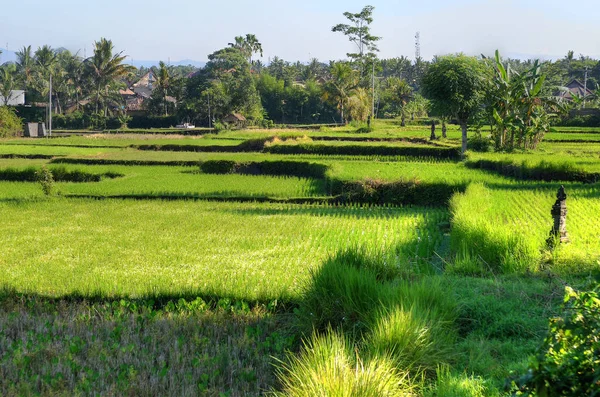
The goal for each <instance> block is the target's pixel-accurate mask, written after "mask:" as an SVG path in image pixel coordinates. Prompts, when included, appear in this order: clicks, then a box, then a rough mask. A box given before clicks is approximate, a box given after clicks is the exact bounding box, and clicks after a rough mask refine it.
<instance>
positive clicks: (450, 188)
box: [331, 179, 465, 207]
mask: <svg viewBox="0 0 600 397" xmlns="http://www.w3.org/2000/svg"><path fill="white" fill-rule="evenodd" d="M331 186H332V194H334V195H339V196H340V200H341V201H343V202H360V203H372V204H379V205H383V204H393V205H408V204H414V205H420V206H435V207H437V206H445V205H447V204H448V202H449V201H450V198H451V197H452V196H453V195H454V194H455V193H456V192H460V191H464V190H465V186H464V185H449V184H446V183H428V182H421V181H418V180H398V181H394V182H387V181H381V180H377V179H365V180H362V181H353V182H339V181H332V183H331Z"/></svg>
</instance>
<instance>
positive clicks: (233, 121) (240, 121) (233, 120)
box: [221, 113, 248, 128]
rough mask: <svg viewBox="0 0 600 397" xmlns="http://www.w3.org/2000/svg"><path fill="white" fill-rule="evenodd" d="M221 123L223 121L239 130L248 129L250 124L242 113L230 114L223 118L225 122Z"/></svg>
mask: <svg viewBox="0 0 600 397" xmlns="http://www.w3.org/2000/svg"><path fill="white" fill-rule="evenodd" d="M221 121H223V123H224V124H230V125H233V126H235V127H238V128H244V127H246V124H247V122H248V121H247V120H246V118H245V117H244V116H243V115H242V114H240V113H229V114H228V115H227V116H225V117H223V120H221Z"/></svg>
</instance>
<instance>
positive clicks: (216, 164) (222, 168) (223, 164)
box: [200, 160, 239, 174]
mask: <svg viewBox="0 0 600 397" xmlns="http://www.w3.org/2000/svg"><path fill="white" fill-rule="evenodd" d="M237 164H239V163H237V162H235V161H233V160H208V161H203V162H202V163H200V171H202V172H204V173H205V174H233V173H234V172H235V170H236V168H237V167H236V165H237Z"/></svg>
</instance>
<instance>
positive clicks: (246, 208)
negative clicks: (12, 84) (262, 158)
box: [0, 199, 446, 300]
mask: <svg viewBox="0 0 600 397" xmlns="http://www.w3.org/2000/svg"><path fill="white" fill-rule="evenodd" d="M0 210H1V211H2V216H3V228H2V231H1V232H0V234H1V235H0V239H2V241H3V244H2V247H1V248H0V258H1V259H0V269H1V270H2V273H3V275H4V276H3V284H4V286H6V287H9V288H14V289H15V290H17V291H20V292H26V293H36V294H42V295H48V296H65V295H71V294H80V295H83V296H105V297H115V296H133V297H135V296H153V295H175V296H179V295H187V296H189V295H196V294H198V295H202V296H218V297H224V296H229V297H235V298H239V299H247V300H271V299H291V298H294V297H297V296H298V294H299V292H300V288H301V286H302V285H303V283H304V282H305V280H306V279H307V277H308V275H309V272H310V271H311V269H316V268H318V267H319V266H320V265H321V263H322V262H323V261H324V260H325V258H326V257H327V256H328V255H329V253H330V252H332V251H335V250H337V249H339V248H341V247H343V246H346V245H347V244H356V245H367V246H375V247H378V248H381V249H387V250H389V252H390V258H392V259H393V260H394V261H395V262H397V263H398V264H399V265H400V264H410V263H412V261H414V260H415V259H418V258H415V256H416V255H419V254H421V253H423V254H422V255H426V256H433V250H434V249H436V246H437V245H439V243H440V242H441V235H440V233H439V231H438V230H437V227H433V226H429V227H427V228H426V227H424V226H421V225H430V224H433V225H436V224H437V223H439V222H442V221H444V220H445V219H446V213H445V211H443V210H424V209H423V210H421V209H386V208H360V207H356V208H336V207H322V206H316V207H315V206H296V205H275V204H239V203H214V202H213V203H210V202H209V203H205V202H145V201H140V202H137V201H90V200H75V201H74V200H64V199H54V200H48V201H41V200H33V201H22V200H19V201H5V202H4V203H0ZM417 237H419V238H421V239H424V241H423V242H422V243H421V242H419V239H418V238H417ZM423 244H426V246H425V247H424V248H422V247H421V246H422V245H423Z"/></svg>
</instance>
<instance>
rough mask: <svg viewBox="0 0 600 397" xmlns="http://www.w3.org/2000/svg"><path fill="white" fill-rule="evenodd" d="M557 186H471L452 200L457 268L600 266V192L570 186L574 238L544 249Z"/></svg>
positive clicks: (581, 270)
mask: <svg viewBox="0 0 600 397" xmlns="http://www.w3.org/2000/svg"><path fill="white" fill-rule="evenodd" d="M557 190H558V185H554V186H553V185H549V186H548V185H545V186H543V185H537V186H536V185H528V184H522V185H520V186H519V185H500V186H494V187H491V188H490V187H484V186H482V185H472V186H470V187H469V188H468V189H467V192H466V193H465V194H460V195H457V196H456V197H455V198H454V200H453V203H452V217H453V220H452V222H453V232H452V245H453V249H454V251H455V252H456V254H457V256H458V259H459V260H458V261H457V262H456V263H455V264H453V265H452V266H451V268H452V269H453V270H457V271H466V272H476V273H481V272H483V273H485V272H487V271H492V272H509V273H510V272H513V271H516V272H523V271H526V270H529V271H536V270H538V269H540V268H542V269H543V268H550V269H552V270H553V271H556V272H559V273H560V274H585V273H587V272H590V271H598V270H600V234H599V232H598V228H597V224H598V222H600V201H599V200H598V197H599V194H600V191H599V190H598V187H597V185H595V186H585V185H583V186H582V185H566V190H567V192H568V193H567V194H568V199H567V208H568V211H569V213H568V216H567V230H568V232H569V234H570V236H571V242H570V243H568V244H561V245H560V246H559V247H558V249H556V250H554V251H553V252H549V251H547V250H546V239H547V238H548V236H549V234H550V230H551V228H552V222H553V221H552V218H551V216H550V209H551V208H552V205H553V203H554V201H555V200H556V197H555V196H556V191H557Z"/></svg>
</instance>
